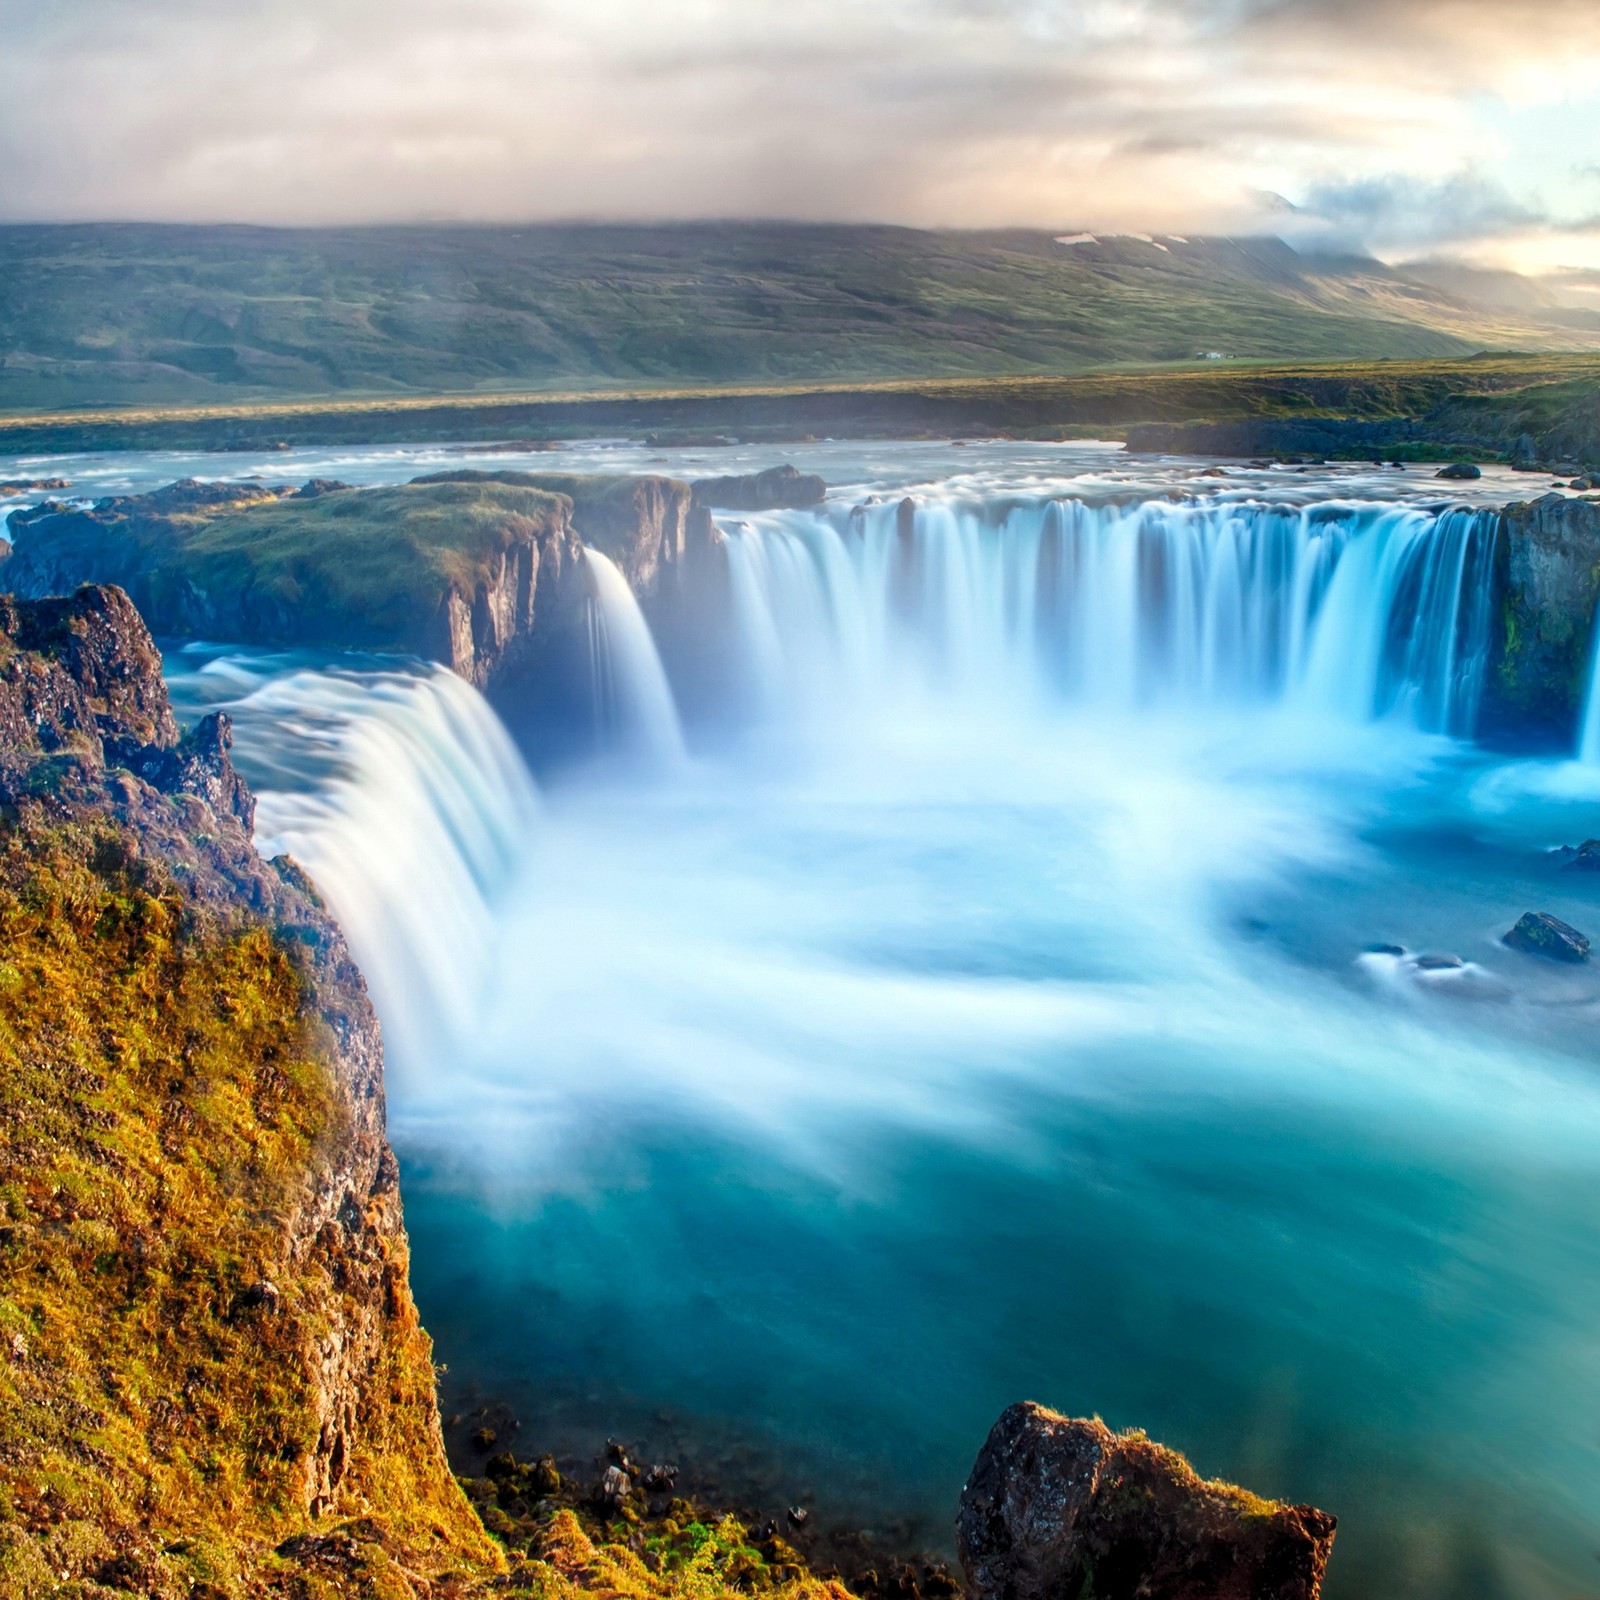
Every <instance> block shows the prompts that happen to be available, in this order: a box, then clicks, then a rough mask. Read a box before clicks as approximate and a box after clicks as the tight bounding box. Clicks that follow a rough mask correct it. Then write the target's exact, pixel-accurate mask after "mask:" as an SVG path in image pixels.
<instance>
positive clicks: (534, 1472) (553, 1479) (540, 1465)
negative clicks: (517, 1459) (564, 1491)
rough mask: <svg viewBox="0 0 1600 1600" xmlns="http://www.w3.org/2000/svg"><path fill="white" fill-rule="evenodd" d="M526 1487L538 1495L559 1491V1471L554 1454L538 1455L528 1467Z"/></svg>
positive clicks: (557, 1492)
mask: <svg viewBox="0 0 1600 1600" xmlns="http://www.w3.org/2000/svg"><path fill="white" fill-rule="evenodd" d="M528 1487H529V1488H530V1489H532V1490H533V1492H534V1493H535V1494H540V1495H552V1494H559V1493H560V1492H561V1473H560V1471H559V1470H558V1469H557V1467H556V1458H555V1457H554V1456H552V1455H543V1456H540V1457H539V1459H538V1460H537V1461H535V1462H534V1464H533V1465H532V1466H531V1467H529V1468H528Z"/></svg>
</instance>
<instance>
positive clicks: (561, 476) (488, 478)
mask: <svg viewBox="0 0 1600 1600" xmlns="http://www.w3.org/2000/svg"><path fill="white" fill-rule="evenodd" d="M417 482H418V483H419V484H431V483H478V484H503V485H507V486H510V487H515V488H523V489H533V490H536V491H538V492H540V493H543V494H554V495H559V496H561V497H562V498H563V499H565V500H567V501H569V502H570V504H571V523H572V528H573V531H574V532H575V533H576V534H577V536H578V538H579V539H581V540H582V541H583V543H585V544H589V545H593V546H594V547H595V549H597V550H599V551H601V552H603V553H604V554H605V555H608V556H610V558H611V559H612V560H613V561H614V562H616V564H617V566H618V568H619V569H620V570H621V572H622V575H623V577H624V578H626V579H627V580H628V587H629V588H630V589H632V590H633V592H634V594H635V595H637V596H638V598H639V599H640V600H641V601H648V600H650V599H653V598H654V597H655V595H656V594H657V593H658V592H659V591H660V589H661V588H662V586H663V584H664V583H665V582H666V581H667V580H668V579H669V578H671V577H674V576H676V575H677V574H679V573H681V572H682V570H683V568H684V566H685V564H686V563H688V562H691V561H693V560H694V559H695V557H696V556H698V555H701V554H703V553H704V552H705V551H707V550H708V549H710V548H711V546H712V545H713V544H714V543H715V540H716V532H715V530H714V529H713V527H712V525H711V518H710V516H709V515H708V514H707V513H706V511H705V510H704V508H703V507H701V506H700V505H699V504H698V502H697V501H696V498H695V495H694V492H693V491H692V489H691V488H690V486H689V485H688V484H687V483H684V482H683V481H682V480H681V479H678V478H662V477H656V476H651V475H648V474H647V475H644V476H640V477H630V476H621V475H610V474H592V475H591V474H583V473H562V472H476V471H469V470H461V471H455V472H440V473H434V474H432V475H431V476H429V477H426V478H419V479H418V480H417Z"/></svg>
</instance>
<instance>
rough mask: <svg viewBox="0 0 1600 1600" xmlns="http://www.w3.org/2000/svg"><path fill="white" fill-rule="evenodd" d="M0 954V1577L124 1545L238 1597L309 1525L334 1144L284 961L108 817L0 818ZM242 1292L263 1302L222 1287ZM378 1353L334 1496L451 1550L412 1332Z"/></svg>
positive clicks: (22, 1585)
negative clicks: (356, 1451)
mask: <svg viewBox="0 0 1600 1600" xmlns="http://www.w3.org/2000/svg"><path fill="white" fill-rule="evenodd" d="M0 949H4V951H5V953H6V963H5V969H6V970H5V974H4V979H5V981H3V982H0V1213H3V1215H0V1500H3V1502H4V1504H5V1506H6V1507H7V1512H6V1516H5V1518H4V1521H5V1523H6V1527H5V1530H4V1535H3V1537H0V1573H3V1574H4V1575H5V1583H4V1584H3V1585H0V1589H3V1592H4V1593H5V1594H7V1595H8V1596H11V1595H15V1596H16V1597H17V1600H31V1597H32V1596H34V1595H35V1594H38V1595H43V1594H46V1593H54V1592H55V1584H56V1582H57V1578H58V1575H59V1574H60V1573H62V1572H70V1573H72V1574H74V1575H82V1576H93V1574H94V1573H95V1571H96V1570H97V1568H98V1567H99V1566H100V1565H102V1564H104V1563H105V1562H106V1561H108V1560H111V1559H113V1558H120V1559H125V1560H126V1561H127V1562H129V1563H131V1564H132V1567H133V1568H136V1569H137V1570H138V1572H139V1573H140V1574H142V1576H141V1578H140V1582H141V1583H147V1586H148V1587H149V1588H150V1590H151V1592H156V1593H169V1592H170V1593H173V1594H175V1595H176V1594H185V1595H187V1594H189V1593H191V1592H197V1593H198V1592H211V1593H217V1592H220V1593H221V1594H224V1595H227V1594H232V1593H235V1592H236V1591H237V1590H238V1589H239V1586H240V1585H241V1584H243V1583H244V1582H245V1580H246V1578H247V1576H248V1574H249V1572H250V1571H251V1570H253V1569H255V1568H256V1567H258V1566H259V1565H260V1563H261V1562H262V1561H266V1560H269V1557H270V1550H271V1547H272V1546H273V1545H275V1544H276V1543H278V1542H279V1541H281V1540H282V1539H283V1538H285V1537H287V1536H288V1535H290V1534H292V1533H294V1532H296V1531H299V1530H303V1529H305V1528H306V1526H307V1520H306V1513H305V1510H304V1506H305V1493H304V1485H305V1473H306V1464H307V1460H308V1457H309V1456H310V1454H311V1452H312V1450H313V1448H314V1447H315V1445H316V1443H317V1438H318V1429H319V1426H320V1423H319V1417H318V1414H317V1411H316V1406H315V1403H314V1402H315V1396H314V1386H313V1384H312V1381H311V1365H310V1357H311V1354H312V1352H313V1351H314V1349H315V1348H316V1343H317V1341H318V1340H319V1338H321V1337H322V1336H323V1335H324V1334H325V1333H326V1332H327V1331H328V1330H329V1328H330V1326H331V1317H332V1312H333V1309H334V1308H335V1307H336V1306H337V1305H338V1300H339V1295H340V1293H341V1292H342V1291H341V1290H340V1288H339V1285H338V1284H337V1283H336V1282H334V1281H332V1278H331V1277H330V1274H329V1271H328V1268H327V1266H326V1264H319V1263H318V1262H316V1261H314V1260H311V1259H306V1260H300V1261H292V1260H289V1259H287V1258H286V1254H285V1252H286V1248H287V1243H288V1240H287V1234H286V1229H285V1223H286V1219H287V1218H288V1217H289V1215H290V1214H291V1213H292V1212H293V1211H294V1209H295V1208H296V1206H297V1205H298V1204H299V1203H300V1201H301V1200H302V1199H303V1198H304V1196H305V1195H306V1193H307V1192H308V1189H309V1186H310V1185H311V1184H312V1183H313V1182H314V1180H315V1174H316V1172H317V1170H318V1167H319V1165H320V1164H321V1160H322V1156H323V1153H324V1152H325V1151H327V1150H329V1149H330V1148H332V1147H333V1146H334V1145H336V1144H337V1142H338V1141H340V1140H341V1139H343V1138H344V1137H345V1125H344V1121H343V1115H342V1112H341V1105H342V1102H341V1100H340V1097H339V1095H338V1094H337V1093H336V1092H335V1088H334V1083H333V1079H332V1076H331V1068H330V1061H331V1057H332V1050H333V1041H332V1039H331V1036H330V1035H329V1034H328V1032H327V1029H326V1025H325V1024H324V1023H323V1021H322V1020H321V1017H320V1014H319V1012H318V1010H317V1008H316V1006H315V1004H314V993H313V989H312V986H311V984H310V982H309V979H308V975H307V972H306V970H305V969H304V967H303V966H302V960H303V957H302V956H301V955H300V954H298V953H297V950H296V947H294V946H292V945H289V944H287V943H280V942H279V941H278V940H276V939H275V938H274V937H273V934H272V932H271V931H270V930H269V929H268V928H267V927H265V926H264V925H262V924H261V923H260V921H259V920H255V921H252V920H248V919H246V918H244V917H242V916H239V915H236V914H224V913H223V912H221V911H216V910H206V909H204V908H202V907H200V906H198V905H197V904H196V903H195V902H194V900H193V899H192V898H190V897H188V896H186V895H185V894H184V893H183V892H182V890H181V888H180V887H179V885H178V884H177V883H176V882H175V881H174V880H173V879H172V878H170V877H169V876H167V875H166V874H165V873H164V872H163V871H162V870H161V869H160V868H159V867H156V866H152V865H150V864H147V863H142V862H140V861H139V860H138V852H137V850H136V849H134V848H130V840H129V838H128V837H127V836H126V835H125V834H124V833H123V832H122V831H121V830H119V829H118V828H117V827H115V826H114V825H112V824H110V823H71V824H60V825H56V826H52V827H48V828H45V827H42V826H34V827H31V828H28V827H23V826H12V827H8V828H4V829H0ZM400 1265H401V1267H402V1268H403V1262H402V1263H400ZM262 1279H269V1280H271V1281H272V1282H273V1283H274V1284H276V1285H277V1286H278V1287H279V1289H280V1291H281V1300H280V1303H279V1304H278V1306H277V1307H276V1309H275V1310H274V1309H270V1308H269V1309H263V1308H262V1307H260V1306H259V1305H257V1306H252V1305H251V1304H250V1297H249V1296H248V1295H246V1294H244V1293H243V1291H245V1290H246V1289H247V1288H248V1287H249V1286H250V1285H252V1284H254V1283H256V1282H258V1281H259V1280H262ZM383 1361H384V1362H385V1363H386V1366H385V1370H382V1371H380V1372H379V1373H377V1374H376V1376H375V1384H374V1388H375V1392H376V1394H377V1395H378V1397H379V1398H378V1400H377V1402H376V1403H375V1404H374V1405H373V1407H372V1414H371V1415H370V1416H369V1417H366V1418H364V1419H363V1422H364V1423H365V1425H366V1432H365V1436H364V1443H365V1444H366V1445H368V1446H369V1447H370V1451H371V1454H370V1458H368V1457H364V1458H363V1459H362V1460H360V1461H357V1462H355V1463H353V1464H352V1468H351V1472H350V1474H349V1476H348V1479H347V1486H346V1492H347V1493H348V1494H349V1495H350V1496H354V1497H357V1498H360V1499H366V1498H370V1499H371V1500H372V1501H373V1502H374V1503H377V1504H382V1505H384V1506H385V1507H386V1510H387V1514H388V1515H387V1524H386V1536H387V1537H388V1538H389V1539H390V1540H392V1541H394V1542H395V1543H396V1544H397V1546H399V1547H402V1548H404V1549H406V1550H409V1551H413V1552H418V1553H420V1554H421V1555H423V1556H426V1557H429V1558H437V1556H438V1555H439V1553H440V1551H441V1549H443V1550H446V1551H450V1550H454V1551H457V1552H465V1555H466V1558H467V1559H469V1560H470V1559H471V1556H472V1552H473V1548H474V1546H473V1540H472V1538H471V1536H470V1533H469V1530H468V1525H467V1523H466V1521H465V1518H464V1512H465V1507H464V1506H462V1507H460V1508H459V1510H458V1509H457V1507H458V1506H459V1502H458V1501H456V1500H455V1497H454V1494H453V1491H452V1490H451V1489H450V1486H449V1484H448V1481H447V1480H444V1479H443V1478H442V1475H441V1474H439V1473H438V1472H437V1470H436V1469H434V1470H433V1471H432V1477H431V1480H430V1469H429V1465H428V1457H427V1452H426V1449H425V1444H426V1438H425V1435H424V1434H423V1433H422V1432H421V1428H420V1424H419V1419H420V1418H421V1417H422V1416H425V1415H426V1412H425V1410H423V1409H422V1408H423V1407H424V1406H425V1404H426V1402H427V1400H428V1399H429V1388H430V1386H431V1381H432V1368H431V1365H430V1363H429V1360H428V1354H427V1348H426V1340H425V1338H424V1336H423V1335H422V1334H421V1332H420V1329H417V1328H416V1327H415V1320H414V1316H413V1317H411V1318H410V1319H409V1321H408V1320H407V1319H406V1318H405V1317H403V1316H402V1317H400V1318H399V1319H398V1321H397V1323H396V1326H395V1328H394V1333H393V1338H392V1340H391V1341H390V1347H389V1348H388V1349H387V1350H386V1351H385V1354H384V1356H383ZM436 1530H437V1531H436ZM480 1559H481V1558H480ZM202 1584H204V1585H209V1586H210V1589H209V1590H206V1591H201V1590H199V1589H198V1588H197V1587H196V1586H198V1585H202Z"/></svg>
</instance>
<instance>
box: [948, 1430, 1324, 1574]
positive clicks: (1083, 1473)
mask: <svg viewBox="0 0 1600 1600" xmlns="http://www.w3.org/2000/svg"><path fill="white" fill-rule="evenodd" d="M1335 1526H1336V1524H1335V1521H1334V1519H1333V1518H1332V1517H1331V1516H1329V1515H1328V1514H1327V1513H1326V1512H1324V1511H1318V1510H1316V1509H1314V1508H1313V1507H1311V1506H1289V1505H1281V1504H1278V1503H1276V1502H1273V1501H1268V1500H1262V1499H1260V1498H1258V1497H1257V1496H1255V1495H1253V1494H1250V1493H1249V1492H1248V1491H1246V1490H1244V1489H1236V1488H1234V1487H1233V1486H1232V1485H1230V1484H1223V1483H1208V1482H1206V1481H1205V1480H1204V1479H1202V1478H1200V1477H1199V1476H1198V1475H1197V1474H1196V1473H1195V1472H1194V1470H1193V1469H1192V1468H1191V1467H1190V1466H1189V1463H1188V1462H1187V1461H1185V1460H1184V1459H1183V1457H1182V1456H1180V1455H1178V1454H1177V1453H1176V1452H1174V1451H1171V1450H1168V1449H1165V1448H1164V1447H1163V1446H1161V1445H1159V1444H1156V1443H1155V1442H1154V1441H1153V1440H1150V1439H1147V1438H1145V1437H1144V1435H1143V1434H1141V1433H1136V1432H1135V1433H1125V1434H1116V1433H1113V1432H1112V1431H1111V1430H1110V1429H1109V1428H1107V1427H1106V1426H1105V1424H1104V1423H1102V1422H1101V1421H1100V1420H1099V1419H1098V1418H1096V1419H1093V1420H1085V1419H1082V1418H1073V1417H1064V1416H1061V1415H1060V1414H1058V1413H1057V1412H1054V1411H1048V1410H1046V1409H1045V1408H1044V1407H1043V1406H1039V1405H1032V1404H1023V1405H1014V1406H1011V1407H1010V1408H1009V1409H1008V1410H1007V1411H1006V1412H1005V1413H1004V1414H1003V1415H1002V1416H1001V1418H1000V1420H999V1421H998V1422H997V1423H995V1425H994V1427H993V1429H992V1430H991V1431H990V1433H989V1437H988V1439H987V1440H986V1441H985V1443H984V1446H983V1449H982V1450H981V1451H980V1452H979V1453H978V1459H977V1461H976V1462H975V1463H974V1464H973V1468H972V1472H971V1474H970V1475H969V1477H968V1479H967V1483H966V1487H965V1488H964V1489H963V1490H962V1492H961V1512H960V1515H959V1517H958V1519H957V1522H956V1542H957V1547H958V1550H959V1552H960V1556H961V1564H962V1566H963V1568H964V1569H965V1570H966V1575H967V1584H968V1588H969V1590H970V1592H971V1594H972V1595H973V1596H974V1600H1060V1597H1061V1596H1064V1595H1083V1594H1089V1593H1093V1594H1096V1595H1128V1596H1134V1595H1149V1596H1160V1597H1163V1600H1315V1597H1316V1596H1317V1595H1318V1594H1319V1592H1320V1590H1321V1585H1322V1576H1323V1573H1324V1571H1325V1570H1326V1568H1327V1564H1328V1555H1329V1552H1330V1551H1331V1549H1332V1548H1333V1535H1334V1529H1335Z"/></svg>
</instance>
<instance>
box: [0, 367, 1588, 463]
mask: <svg viewBox="0 0 1600 1600" xmlns="http://www.w3.org/2000/svg"><path fill="white" fill-rule="evenodd" d="M1542 385H1560V386H1563V393H1570V394H1574V395H1581V394H1583V393H1585V392H1592V391H1593V390H1594V389H1595V388H1596V386H1597V385H1600V356H1594V355H1582V354H1579V355H1542V356H1529V355H1518V354H1499V355H1482V356H1476V357H1472V358H1461V357H1452V358H1441V359H1433V360H1405V361H1401V360H1394V361H1389V360H1383V361H1345V362H1325V363H1320V364H1319V363H1309V362H1295V363H1283V362H1258V363H1253V364H1249V365H1246V364H1238V365H1232V364H1230V365H1228V366H1225V367H1220V368H1219V367H1218V366H1216V365H1209V364H1208V365H1202V366H1192V365H1191V366H1186V367H1170V368H1149V367H1145V368H1135V367H1122V368H1118V369H1116V370H1107V371H1097V372H1085V373H1078V374H1069V375H1064V376H1063V375H1052V376H1042V375H1041V376H1022V377H1008V378H927V379H919V380H915V381H911V380H902V381H895V382H878V383H869V384H849V383H833V384H822V383H816V384H790V385H784V386H775V385H760V384H733V385H723V386H718V387H704V386H701V387H684V386H682V385H677V386H673V385H637V386H634V387H633V388H630V389H629V390H627V391H626V392H619V393H614V394H600V393H596V392H593V391H590V392H585V393H570V392H562V393H552V394H531V393H522V394H496V395H442V394H433V395H404V396H386V397H378V398H374V397H366V398H359V399H357V398H345V399H339V400H304V399H296V400H278V401H266V400H246V399H234V400H228V401H223V402H215V403H210V404H205V405H192V406H154V405H147V406H137V407H129V408H125V409H121V410H114V409H113V410H100V411H94V410H90V411H82V410H80V411H69V412H63V413H61V414H59V415H55V416H50V417H45V416H40V415H38V414H34V413H12V414H11V415H9V416H7V415H0V455H4V454H24V453H33V452H47V451H61V452H65V451H73V450H90V449H93V450H118V449H211V448H218V447H222V448H228V447H238V448H250V449H263V448H271V447H272V446H273V445H275V444H279V443H288V444H308V445H309V444H324V445H325V444H350V445H356V444H365V443H381V442H394V441H417V442H420V441H427V440H484V439H489V440H494V439H508V440H510V439H520V440H530V441H539V440H551V439H562V438H583V437H590V436H596V435H615V434H627V435H632V436H634V437H642V436H643V435H644V434H646V433H647V432H650V431H652V430H661V429H684V430H691V431H695V432H700V433H721V434H735V435H738V436H739V437H742V438H747V439H763V438H765V439H771V440H773V441H774V442H778V441H783V440H793V439H802V438H806V437H820V436H823V435H832V436H838V437H850V436H854V437H874V436H876V437H921V436H932V437H937V436H941V435H944V436H948V435H952V434H962V433H979V432H982V433H993V432H997V431H998V432H1007V433H1013V434H1016V435H1018V436H1030V437H1039V438H1061V437H1073V436H1082V435H1086V434H1092V435H1097V436H1099V437H1108V436H1111V437H1115V436H1117V435H1118V434H1119V432H1120V431H1121V430H1123V429H1125V428H1126V427H1127V426H1128V425H1129V424H1131V423H1134V422H1186V421H1196V420H1206V421H1227V420H1234V419H1239V418H1247V417H1257V416H1263V417H1323V416H1327V417H1333V416H1339V417H1359V418H1385V417H1400V416H1406V417H1422V416H1427V415H1428V414H1430V413H1432V412H1434V411H1436V410H1438V409H1440V408H1443V407H1447V406H1450V405H1452V404H1454V402H1455V400H1456V399H1457V397H1460V396H1471V395H1483V396H1491V397H1492V396H1498V395H1511V394H1515V393H1518V392H1522V393H1532V392H1533V390H1534V388H1535V386H1542ZM1558 403H1559V402H1556V401H1552V404H1558Z"/></svg>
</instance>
